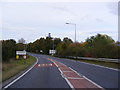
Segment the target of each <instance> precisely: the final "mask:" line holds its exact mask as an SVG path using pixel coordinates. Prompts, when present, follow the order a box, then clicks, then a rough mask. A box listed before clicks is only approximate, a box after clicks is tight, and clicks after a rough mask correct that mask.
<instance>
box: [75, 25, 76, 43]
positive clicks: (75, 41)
mask: <svg viewBox="0 0 120 90" xmlns="http://www.w3.org/2000/svg"><path fill="white" fill-rule="evenodd" d="M75 43H76V24H75Z"/></svg>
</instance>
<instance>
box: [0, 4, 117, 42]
mask: <svg viewBox="0 0 120 90" xmlns="http://www.w3.org/2000/svg"><path fill="white" fill-rule="evenodd" d="M2 9H3V11H2V16H3V18H2V36H1V37H0V38H1V40H2V39H3V40H7V39H10V38H11V39H15V40H16V41H18V40H19V39H20V38H24V39H25V40H26V41H27V42H34V41H35V40H37V39H39V38H40V37H44V38H45V37H46V36H47V34H48V33H51V36H52V37H57V38H60V39H61V40H62V39H63V38H64V37H68V38H70V39H71V40H72V41H74V37H75V36H74V34H75V28H74V26H73V25H66V24H65V23H75V24H76V26H77V28H76V41H78V42H84V41H85V39H87V38H88V37H90V36H95V35H97V34H98V33H100V34H106V35H108V36H110V37H111V38H112V39H113V40H115V41H119V40H118V3H117V2H61V3H59V2H56V3H55V2H3V3H2Z"/></svg>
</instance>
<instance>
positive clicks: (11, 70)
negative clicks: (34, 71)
mask: <svg viewBox="0 0 120 90" xmlns="http://www.w3.org/2000/svg"><path fill="white" fill-rule="evenodd" d="M35 61H36V59H35V57H32V56H28V58H27V59H26V60H24V59H19V60H15V59H11V60H10V62H7V63H5V62H4V63H3V64H2V82H4V81H6V80H7V79H9V78H11V77H13V76H15V75H16V74H18V73H19V72H21V71H23V70H25V69H27V68H28V67H29V66H31V65H32V64H33V63H34V62H35Z"/></svg>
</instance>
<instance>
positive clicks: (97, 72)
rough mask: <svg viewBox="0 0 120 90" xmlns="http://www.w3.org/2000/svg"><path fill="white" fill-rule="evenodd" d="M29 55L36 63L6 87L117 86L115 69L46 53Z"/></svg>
mask: <svg viewBox="0 0 120 90" xmlns="http://www.w3.org/2000/svg"><path fill="white" fill-rule="evenodd" d="M29 55H32V56H35V57H37V58H38V63H37V64H36V65H35V66H34V67H33V69H31V70H30V71H29V72H28V73H27V74H26V75H24V76H23V77H22V78H20V79H19V80H17V81H16V82H15V83H13V84H12V85H10V86H9V87H8V88H80V87H81V88H118V87H119V85H118V81H119V78H118V75H119V74H118V71H116V70H112V69H108V68H104V67H99V66H94V65H91V64H86V63H82V62H78V61H74V60H68V59H61V58H56V57H51V56H47V55H40V54H31V53H29ZM65 70H66V71H65Z"/></svg>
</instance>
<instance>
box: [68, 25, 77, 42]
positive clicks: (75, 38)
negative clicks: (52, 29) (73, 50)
mask: <svg viewBox="0 0 120 90" xmlns="http://www.w3.org/2000/svg"><path fill="white" fill-rule="evenodd" d="M66 24H70V25H74V26H75V43H76V24H75V23H66Z"/></svg>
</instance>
